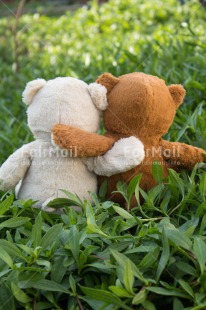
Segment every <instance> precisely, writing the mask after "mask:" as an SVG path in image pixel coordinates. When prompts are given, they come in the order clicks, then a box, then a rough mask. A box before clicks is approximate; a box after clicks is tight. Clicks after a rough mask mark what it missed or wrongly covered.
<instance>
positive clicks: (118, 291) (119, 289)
mask: <svg viewBox="0 0 206 310" xmlns="http://www.w3.org/2000/svg"><path fill="white" fill-rule="evenodd" d="M109 289H110V290H111V291H112V292H113V293H114V294H115V295H117V296H119V297H129V298H131V297H133V294H132V295H131V294H129V293H128V292H127V291H126V290H125V289H123V288H122V287H119V286H113V285H111V286H109Z"/></svg>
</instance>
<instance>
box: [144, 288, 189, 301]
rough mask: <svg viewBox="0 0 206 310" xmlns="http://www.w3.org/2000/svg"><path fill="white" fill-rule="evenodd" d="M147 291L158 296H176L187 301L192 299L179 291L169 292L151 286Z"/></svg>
mask: <svg viewBox="0 0 206 310" xmlns="http://www.w3.org/2000/svg"><path fill="white" fill-rule="evenodd" d="M146 290H148V291H150V292H153V293H155V294H158V295H166V296H176V297H180V298H186V299H190V297H189V296H188V295H187V294H185V293H183V292H181V291H177V290H175V289H174V290H169V289H166V288H163V287H155V286H151V287H147V288H146Z"/></svg>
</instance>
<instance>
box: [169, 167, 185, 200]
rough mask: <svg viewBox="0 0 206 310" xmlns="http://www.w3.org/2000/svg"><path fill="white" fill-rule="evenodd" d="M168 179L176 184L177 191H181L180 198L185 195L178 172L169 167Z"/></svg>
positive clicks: (182, 182)
mask: <svg viewBox="0 0 206 310" xmlns="http://www.w3.org/2000/svg"><path fill="white" fill-rule="evenodd" d="M169 179H170V181H171V182H172V183H173V185H176V186H177V188H178V190H179V192H180V193H181V196H182V198H184V195H185V187H184V181H183V180H182V179H181V178H180V177H179V175H178V173H177V172H176V171H174V170H173V169H169Z"/></svg>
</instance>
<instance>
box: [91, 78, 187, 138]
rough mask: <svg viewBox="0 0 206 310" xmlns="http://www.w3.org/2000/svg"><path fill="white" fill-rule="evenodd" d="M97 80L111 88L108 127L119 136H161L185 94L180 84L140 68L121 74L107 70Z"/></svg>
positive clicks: (169, 124)
mask: <svg viewBox="0 0 206 310" xmlns="http://www.w3.org/2000/svg"><path fill="white" fill-rule="evenodd" d="M97 82H98V83H100V84H102V85H104V86H105V87H106V88H107V90H108V109H107V110H106V111H105V112H104V124H105V128H106V130H107V131H108V133H109V135H113V134H114V135H118V137H119V138H120V137H122V136H130V135H135V136H137V137H139V138H142V139H143V140H145V139H148V138H150V137H151V138H153V137H157V140H158V139H159V138H160V137H161V136H162V135H163V134H165V133H166V132H167V131H168V129H169V127H170V126H171V124H172V122H173V119H174V116H175V113H176V109H177V108H178V106H179V105H180V104H181V102H182V101H183V98H184V95H185V90H184V88H183V87H182V86H181V85H171V86H169V87H168V86H166V84H165V82H164V81H163V80H162V79H160V78H158V77H156V76H152V75H148V74H144V73H141V72H135V73H130V74H125V75H122V76H120V77H118V78H117V77H114V76H113V75H111V74H109V73H105V74H103V75H101V76H100V77H99V78H98V80H97Z"/></svg>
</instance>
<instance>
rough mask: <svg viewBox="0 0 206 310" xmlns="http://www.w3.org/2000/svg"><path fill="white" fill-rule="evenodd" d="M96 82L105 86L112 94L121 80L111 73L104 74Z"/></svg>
mask: <svg viewBox="0 0 206 310" xmlns="http://www.w3.org/2000/svg"><path fill="white" fill-rule="evenodd" d="M96 82H97V83H99V84H101V85H103V86H105V87H106V89H107V91H108V92H110V91H111V90H112V89H113V88H114V86H115V85H116V84H117V83H118V82H119V78H117V77H115V76H114V75H112V74H111V73H104V74H102V75H100V76H99V77H98V79H97V81H96Z"/></svg>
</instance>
